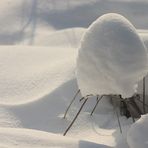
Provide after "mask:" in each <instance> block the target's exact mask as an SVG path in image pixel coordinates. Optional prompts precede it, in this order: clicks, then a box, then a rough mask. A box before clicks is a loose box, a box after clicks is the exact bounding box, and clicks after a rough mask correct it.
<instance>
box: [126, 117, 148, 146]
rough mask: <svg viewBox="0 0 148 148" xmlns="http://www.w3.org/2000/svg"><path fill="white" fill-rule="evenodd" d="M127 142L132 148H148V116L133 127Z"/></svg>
mask: <svg viewBox="0 0 148 148" xmlns="http://www.w3.org/2000/svg"><path fill="white" fill-rule="evenodd" d="M127 141H128V144H129V146H130V148H148V114H146V115H143V116H142V117H141V118H140V119H139V120H138V121H137V122H136V123H134V124H133V125H132V127H131V128H130V130H129V132H128V135H127Z"/></svg>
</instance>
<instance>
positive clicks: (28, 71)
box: [0, 46, 76, 104]
mask: <svg viewBox="0 0 148 148" xmlns="http://www.w3.org/2000/svg"><path fill="white" fill-rule="evenodd" d="M0 53H1V54H0V65H1V66H0V71H1V73H0V98H1V99H0V103H1V104H20V103H24V102H29V101H33V100H36V99H38V98H40V97H42V96H44V95H46V94H48V93H49V92H50V91H52V90H54V89H55V88H56V86H57V85H58V84H62V83H63V82H65V81H66V80H69V76H70V75H73V73H74V66H73V65H75V64H74V62H75V56H73V55H76V50H75V49H74V48H69V50H64V49H62V48H58V47H51V48H49V47H35V46H34V47H31V46H30V47H29V46H1V48H0ZM57 53H59V54H58V55H57ZM68 65H69V66H68ZM12 96H13V97H12Z"/></svg>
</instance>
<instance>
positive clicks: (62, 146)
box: [0, 128, 111, 148]
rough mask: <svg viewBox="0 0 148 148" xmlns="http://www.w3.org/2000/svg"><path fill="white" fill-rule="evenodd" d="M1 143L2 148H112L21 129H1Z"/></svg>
mask: <svg viewBox="0 0 148 148" xmlns="http://www.w3.org/2000/svg"><path fill="white" fill-rule="evenodd" d="M57 139H58V143H57ZM0 141H1V142H0V147H1V148H49V147H51V148H53V147H54V148H90V147H92V148H111V147H108V146H105V145H101V144H96V143H93V142H89V141H83V140H77V139H72V138H67V137H63V136H61V135H57V134H52V133H47V132H41V131H35V130H28V129H19V128H17V129H15V128H0Z"/></svg>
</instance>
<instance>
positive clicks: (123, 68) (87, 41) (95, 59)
mask: <svg viewBox="0 0 148 148" xmlns="http://www.w3.org/2000/svg"><path fill="white" fill-rule="evenodd" d="M146 68H147V54H146V48H145V46H144V43H143V42H142V40H141V38H140V37H139V35H138V33H137V31H136V29H135V28H134V26H133V25H132V24H131V23H130V22H129V21H128V20H127V19H126V18H124V17H123V16H121V15H119V14H113V13H111V14H106V15H103V16H101V17H100V18H99V19H97V20H96V21H95V22H94V23H92V25H91V26H90V27H89V28H88V30H87V31H86V33H85V35H84V37H83V39H82V41H81V46H80V48H79V53H78V58H77V79H78V84H79V88H80V89H81V92H82V94H83V95H84V96H85V95H88V94H94V95H95V94H121V95H122V96H123V97H130V96H131V95H133V93H134V92H135V85H136V84H137V82H138V81H139V80H141V79H142V78H143V76H145V75H146V73H147V70H146Z"/></svg>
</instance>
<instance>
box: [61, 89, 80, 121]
mask: <svg viewBox="0 0 148 148" xmlns="http://www.w3.org/2000/svg"><path fill="white" fill-rule="evenodd" d="M79 93H80V89H79V90H78V91H77V92H76V94H75V96H74V97H73V99H72V100H71V102H70V104H69V106H68V107H67V109H66V111H65V114H64V117H63V118H64V119H65V118H66V115H67V113H68V110H69V109H70V107H71V105H72V103H73V102H74V100H75V99H76V97H77V95H78V94H79Z"/></svg>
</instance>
